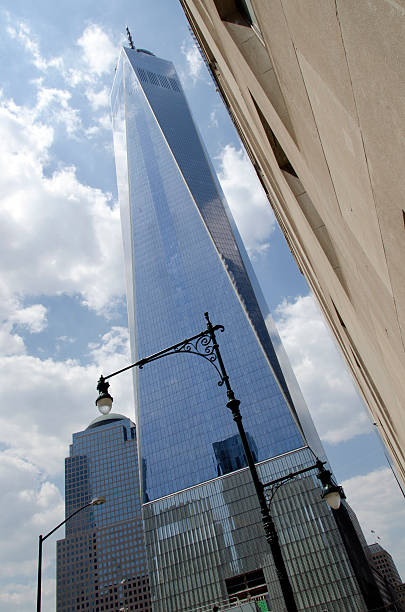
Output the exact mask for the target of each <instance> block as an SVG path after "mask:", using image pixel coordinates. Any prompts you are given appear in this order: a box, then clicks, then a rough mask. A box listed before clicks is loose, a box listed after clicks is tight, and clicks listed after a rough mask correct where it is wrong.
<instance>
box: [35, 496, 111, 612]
mask: <svg viewBox="0 0 405 612" xmlns="http://www.w3.org/2000/svg"><path fill="white" fill-rule="evenodd" d="M104 502H105V497H102V496H98V497H94V498H93V499H92V500H91V502H89V503H88V504H85V505H84V506H82V507H81V508H78V509H77V510H75V511H74V512H72V514H69V516H68V517H67V518H65V520H64V521H62V522H61V523H59V525H56V527H54V528H53V529H52V531H50V532H49V533H47V534H46V535H45V536H43V535H40V536H39V546H38V586H37V612H41V586H42V584H41V583H42V542H44V541H45V540H46V539H47V538H49V536H51V535H52V534H53V533H55V531H56V530H57V529H59V527H62V525H64V524H65V523H67V522H68V521H70V519H71V518H73V517H74V516H75V515H76V514H78V513H79V512H81V511H82V510H84V509H85V508H88V507H89V506H101V505H102V504H104Z"/></svg>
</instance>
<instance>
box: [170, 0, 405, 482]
mask: <svg viewBox="0 0 405 612" xmlns="http://www.w3.org/2000/svg"><path fill="white" fill-rule="evenodd" d="M180 1H181V3H182V5H183V9H184V11H185V13H186V16H187V17H188V19H189V21H190V24H191V26H192V28H193V30H194V32H195V34H196V37H197V40H198V42H199V44H200V46H201V48H202V49H203V51H204V53H205V55H206V57H207V60H208V63H209V64H210V66H211V69H212V72H213V74H214V76H215V78H216V80H217V83H218V85H219V88H220V90H221V91H222V94H223V97H224V100H225V102H226V104H227V106H228V108H229V109H230V112H231V114H232V116H233V118H234V121H235V124H236V126H237V129H238V131H239V133H240V135H241V137H242V140H243V141H244V143H245V145H246V147H247V149H248V153H249V155H250V157H251V159H252V161H253V163H254V165H255V168H256V171H257V173H258V175H259V177H260V179H261V181H262V183H263V185H264V187H265V190H266V192H267V194H268V197H269V201H270V203H271V205H272V207H273V209H274V211H275V213H276V216H277V218H278V220H279V223H280V225H281V227H282V230H283V232H284V235H285V237H286V239H287V241H288V244H289V246H290V248H291V251H292V252H293V255H294V256H295V258H296V261H297V263H298V265H299V267H300V269H301V271H302V272H303V273H304V274H305V276H306V278H307V280H308V282H309V284H310V286H311V288H312V290H313V292H314V294H315V296H316V297H317V299H318V302H319V304H320V306H321V308H322V310H323V312H324V314H325V317H326V319H327V321H328V323H329V325H330V327H331V329H332V331H333V333H334V335H335V337H336V340H337V342H338V344H339V346H340V348H341V350H342V352H343V355H344V357H345V359H346V361H347V363H348V365H349V367H350V369H351V371H352V374H353V377H354V378H355V380H356V381H357V383H358V385H359V387H360V389H361V392H362V394H363V396H364V398H365V400H366V402H367V404H368V406H369V408H370V411H371V413H372V415H373V419H374V421H375V423H376V425H377V426H378V429H379V431H380V433H381V435H382V437H383V439H384V441H385V443H386V445H387V448H388V449H389V452H390V453H391V455H392V457H393V459H394V462H395V465H396V467H397V469H398V472H399V474H400V476H401V478H402V480H403V481H404V482H405V406H404V399H405V354H404V336H405V213H404V210H405V202H404V194H405V170H404V160H405V155H404V153H405V138H404V137H405V127H404V126H405V79H404V66H405V45H404V39H405V36H404V34H405V3H404V2H403V1H400V0H397V1H395V0H336V1H334V0H322V1H320V0H251V5H252V7H253V11H254V16H255V18H256V25H251V23H249V21H248V19H247V16H246V13H245V14H244V12H243V8H241V3H239V2H237V1H236V0H180ZM294 172H295V175H294Z"/></svg>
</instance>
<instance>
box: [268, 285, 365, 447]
mask: <svg viewBox="0 0 405 612" xmlns="http://www.w3.org/2000/svg"><path fill="white" fill-rule="evenodd" d="M275 314H276V317H275V322H276V325H277V328H278V331H279V334H280V336H281V339H282V341H283V344H284V348H285V350H286V352H287V355H288V357H289V360H290V362H291V364H292V367H293V370H294V373H295V375H296V377H297V380H298V383H299V385H300V387H301V390H302V393H303V395H304V397H305V399H306V402H307V404H308V407H309V409H310V411H311V415H312V418H313V420H314V422H315V426H316V428H317V430H318V433H319V435H320V437H321V438H322V439H323V440H325V441H327V442H329V443H331V444H337V443H338V442H342V441H344V440H349V439H350V438H353V437H354V436H356V435H358V434H362V433H369V432H370V430H371V424H370V420H369V417H368V415H367V412H366V409H365V407H364V405H363V403H362V401H361V399H360V397H359V395H358V394H357V391H356V389H355V387H354V383H353V381H352V379H351V377H350V375H349V373H348V371H347V367H346V365H345V364H344V362H343V359H342V357H341V356H340V354H339V353H338V350H337V348H336V346H335V343H334V341H333V340H332V336H331V333H330V332H329V330H328V328H327V327H326V324H325V323H324V321H323V318H322V315H321V313H320V311H319V309H318V306H317V305H316V303H315V300H314V298H313V297H312V296H310V295H307V296H305V297H298V298H297V299H296V300H294V302H292V303H291V302H287V301H285V302H283V303H282V304H280V306H278V308H277V310H276V313H275Z"/></svg>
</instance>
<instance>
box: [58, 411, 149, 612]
mask: <svg viewBox="0 0 405 612" xmlns="http://www.w3.org/2000/svg"><path fill="white" fill-rule="evenodd" d="M97 496H104V497H105V498H106V502H105V503H104V504H103V505H102V506H90V507H89V508H86V509H85V510H83V511H82V512H79V513H78V514H77V515H76V516H75V517H73V518H72V519H71V520H70V521H68V522H67V523H66V537H65V538H64V539H63V540H60V541H58V543H57V612H77V611H79V610H87V611H92V612H117V610H121V609H122V610H125V611H128V612H129V611H132V610H139V611H149V610H150V597H149V581H148V575H147V570H146V554H145V545H144V538H143V529H142V520H141V504H140V490H139V481H138V458H137V448H136V429H135V425H134V423H132V422H131V421H130V420H129V419H128V418H126V417H124V416H122V415H118V414H109V415H106V416H102V417H99V418H98V419H95V421H93V422H92V423H91V424H90V425H89V427H87V429H85V430H84V431H81V432H78V433H75V434H73V444H72V445H71V446H70V455H69V457H68V458H67V459H66V460H65V506H66V516H69V515H70V514H71V513H72V512H74V511H75V510H77V509H78V508H80V507H82V506H84V505H86V504H87V503H89V502H90V501H91V500H92V499H93V498H94V497H97Z"/></svg>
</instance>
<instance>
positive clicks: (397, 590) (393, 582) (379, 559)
mask: <svg viewBox="0 0 405 612" xmlns="http://www.w3.org/2000/svg"><path fill="white" fill-rule="evenodd" d="M368 556H369V558H370V560H371V565H372V566H373V567H374V568H375V570H376V573H377V574H378V575H379V582H381V587H380V589H381V591H383V590H384V589H385V591H386V593H387V594H386V597H385V599H386V600H387V607H388V602H393V605H392V609H393V610H398V612H404V611H405V584H404V583H403V582H402V580H401V576H400V575H399V572H398V570H397V566H396V565H395V562H394V560H393V558H392V557H391V555H390V553H389V552H388V551H387V550H385V548H383V547H382V546H381V545H380V544H378V543H377V542H375V543H374V544H370V545H369V546H368ZM388 609H389V607H388Z"/></svg>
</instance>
